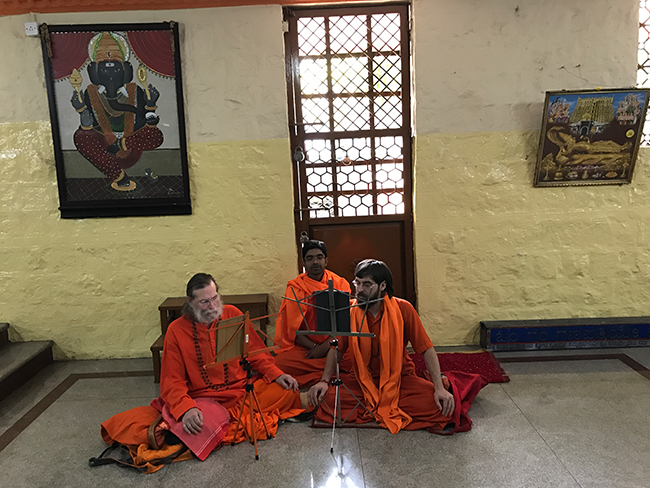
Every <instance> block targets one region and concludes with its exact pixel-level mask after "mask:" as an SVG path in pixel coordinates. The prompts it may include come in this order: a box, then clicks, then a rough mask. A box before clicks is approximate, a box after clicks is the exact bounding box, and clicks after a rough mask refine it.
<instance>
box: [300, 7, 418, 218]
mask: <svg viewBox="0 0 650 488" xmlns="http://www.w3.org/2000/svg"><path fill="white" fill-rule="evenodd" d="M295 22H296V24H295V26H296V31H297V34H296V35H297V50H296V54H297V56H296V61H295V62H296V65H295V66H294V71H295V75H294V85H295V91H294V96H295V101H294V104H295V105H294V110H295V115H294V117H295V128H296V129H295V130H296V133H295V134H294V135H295V136H297V140H299V141H301V143H302V147H303V149H304V155H305V158H304V160H303V161H300V162H299V173H300V177H299V181H300V188H301V192H300V193H301V206H302V208H303V209H308V210H309V217H310V218H312V219H313V218H316V219H320V218H331V217H361V216H378V215H403V214H404V213H405V211H406V209H405V202H404V195H405V189H409V188H410V186H408V187H407V186H405V177H408V178H410V173H407V174H405V168H404V158H405V156H404V144H405V143H406V144H410V121H409V120H408V117H409V116H410V112H409V109H408V103H409V100H408V96H406V98H405V97H404V95H405V93H404V91H406V92H407V93H408V88H409V86H408V73H404V72H403V71H404V70H407V71H408V59H407V60H404V59H402V56H403V54H406V55H407V57H408V39H404V38H405V37H407V36H406V35H405V33H407V32H408V31H407V30H405V27H406V26H404V25H403V24H405V23H406V21H405V17H404V15H403V14H401V13H398V12H390V11H383V12H379V13H368V14H362V15H347V14H345V13H340V14H338V15H337V12H333V13H332V14H331V15H323V14H322V11H321V12H319V15H316V16H301V17H299V18H297V19H296V20H295ZM403 51H405V52H404V53H403ZM405 85H406V86H405ZM407 149H409V152H408V154H409V156H408V158H410V147H409V148H407ZM409 170H410V167H409Z"/></svg>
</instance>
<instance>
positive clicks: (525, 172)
mask: <svg viewBox="0 0 650 488" xmlns="http://www.w3.org/2000/svg"><path fill="white" fill-rule="evenodd" d="M610 4H613V5H610ZM637 10H638V2H637V1H636V0H619V1H617V2H609V1H607V0H574V1H573V2H566V1H560V0H548V1H545V2H539V1H535V0H524V1H517V2H515V1H510V0H503V1H499V2H483V1H479V0H463V1H460V2H459V1H457V0H415V1H414V3H413V17H414V21H413V36H412V37H413V64H414V86H415V107H414V114H415V131H416V136H415V151H414V155H415V162H414V164H415V167H414V170H415V171H414V174H415V181H414V188H415V199H414V202H415V260H416V273H417V282H416V286H417V292H418V300H419V309H420V312H421V315H422V318H423V320H424V323H425V325H426V327H427V329H428V331H429V333H430V335H431V337H432V339H433V341H434V343H435V344H440V345H451V344H464V343H473V342H476V341H477V335H476V331H477V326H478V322H479V321H480V320H485V319H515V318H521V319H524V318H556V317H566V316H580V317H587V316H625V315H642V314H647V305H648V299H647V292H645V287H646V286H647V283H648V278H649V277H650V244H649V243H650V233H649V231H648V224H647V222H648V220H649V217H650V205H649V204H650V183H649V177H650V170H648V157H650V156H648V154H647V150H643V151H641V154H640V158H639V161H638V162H637V167H636V170H635V175H634V179H633V182H632V184H631V185H623V186H620V187H619V186H606V187H580V188H539V189H535V188H532V172H533V168H534V165H535V159H536V151H537V144H538V137H539V126H540V122H541V113H542V105H543V101H544V92H545V91H546V90H556V89H562V88H566V89H576V88H595V87H596V86H603V87H616V86H630V85H633V84H634V82H635V73H636V37H637V34H636V24H637V22H638V18H637V17H636V15H637ZM30 20H36V21H37V22H47V23H50V24H69V23H98V22H123V21H126V20H128V21H129V22H158V21H163V20H175V21H177V22H179V23H180V26H181V45H182V58H183V77H184V91H185V108H186V118H187V135H188V150H189V171H190V186H191V194H192V204H193V214H192V215H191V216H171V217H147V218H144V217H142V218H123V219H83V220H61V219H60V217H59V212H58V210H57V207H58V194H57V186H56V174H55V169H54V156H53V150H52V145H51V133H50V125H49V114H48V111H47V96H46V92H45V82H44V75H43V66H42V61H41V52H40V44H39V41H38V40H37V39H33V38H26V37H25V36H24V33H23V24H24V22H26V21H30ZM280 22H281V9H280V7H279V6H262V7H239V8H221V9H201V10H179V11H163V12H128V13H110V14H65V15H64V14H56V15H54V14H52V15H41V14H32V15H23V16H14V17H1V18H0V56H2V59H3V69H2V71H1V72H0V107H2V109H1V110H0V176H1V178H0V202H1V205H0V223H1V227H0V256H1V258H0V266H1V267H0V321H6V322H10V323H11V325H12V335H13V338H14V339H24V340H33V339H52V340H54V341H55V342H56V345H57V351H56V352H57V357H59V358H61V357H68V358H98V357H138V356H147V355H148V354H149V346H150V344H151V343H152V342H153V340H154V339H155V338H156V337H157V335H158V330H159V329H158V327H159V324H158V314H157V306H158V304H159V303H160V302H161V301H162V300H163V299H164V298H165V297H167V296H173V295H181V294H182V293H183V290H184V285H185V283H186V281H187V279H188V278H189V277H190V276H191V275H192V274H193V273H194V272H196V271H208V272H212V273H214V274H215V277H216V278H217V280H218V281H219V283H220V285H221V287H222V291H223V292H224V293H229V294H230V293H256V292H257V293H259V292H268V293H271V294H272V297H273V299H272V305H271V308H272V310H277V308H278V305H279V299H280V297H281V295H282V292H283V291H284V285H285V283H286V281H287V280H288V279H290V278H292V277H293V276H294V275H295V274H296V262H295V247H294V239H295V235H294V226H293V212H292V209H293V204H292V197H293V193H292V177H291V160H290V150H289V142H288V135H287V134H288V129H287V116H286V111H287V109H286V88H285V83H284V56H283V44H282V42H283V41H282V30H281V24H280ZM644 292H645V293H644Z"/></svg>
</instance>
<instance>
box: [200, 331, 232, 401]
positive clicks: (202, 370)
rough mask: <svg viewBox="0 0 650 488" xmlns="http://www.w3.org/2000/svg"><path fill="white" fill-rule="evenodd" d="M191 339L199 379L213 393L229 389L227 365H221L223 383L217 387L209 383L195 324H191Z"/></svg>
mask: <svg viewBox="0 0 650 488" xmlns="http://www.w3.org/2000/svg"><path fill="white" fill-rule="evenodd" d="M192 338H193V339H194V350H195V351H196V360H197V362H198V363H199V372H200V373H201V378H203V382H204V383H205V385H206V386H207V387H208V388H211V389H213V390H214V391H219V390H221V389H223V388H225V389H226V390H228V389H230V386H229V384H228V363H223V379H224V382H223V383H220V384H218V385H215V384H214V383H212V381H210V377H209V376H208V372H207V370H206V369H205V368H204V365H205V363H204V362H203V353H202V352H201V346H200V345H199V331H198V329H197V327H196V322H192Z"/></svg>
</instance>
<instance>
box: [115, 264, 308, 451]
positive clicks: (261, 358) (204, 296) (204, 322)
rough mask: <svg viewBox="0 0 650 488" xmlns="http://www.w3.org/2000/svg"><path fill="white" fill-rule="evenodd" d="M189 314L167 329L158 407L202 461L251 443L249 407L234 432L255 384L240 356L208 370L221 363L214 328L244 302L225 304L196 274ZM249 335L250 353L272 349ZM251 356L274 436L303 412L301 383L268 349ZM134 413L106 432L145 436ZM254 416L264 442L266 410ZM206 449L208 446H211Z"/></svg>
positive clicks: (126, 440)
mask: <svg viewBox="0 0 650 488" xmlns="http://www.w3.org/2000/svg"><path fill="white" fill-rule="evenodd" d="M182 311H183V316H182V317H181V318H179V319H177V320H175V321H173V322H172V323H171V324H170V325H169V328H168V329H167V333H166V334H165V343H164V348H163V358H162V370H161V376H160V398H157V399H156V400H154V401H153V402H152V403H151V405H152V407H153V408H155V409H158V410H159V411H160V412H162V415H163V417H165V416H166V417H167V418H166V419H165V420H164V422H165V424H166V425H164V426H165V427H167V428H169V430H170V431H172V432H173V433H174V434H175V435H176V436H177V437H178V439H179V440H180V441H181V442H183V443H184V444H186V445H187V446H188V447H189V448H190V449H191V450H192V451H193V452H194V454H196V455H197V456H198V457H199V458H200V459H205V457H207V455H208V454H209V452H210V450H212V449H214V448H216V447H218V446H219V445H220V444H221V443H222V442H223V443H226V442H231V441H233V440H234V441H235V442H239V441H242V440H244V438H245V436H244V431H243V429H247V431H249V432H248V434H249V435H250V434H251V432H250V429H251V419H250V416H249V410H248V406H246V408H244V410H243V415H242V417H241V423H240V425H239V429H237V431H235V428H236V424H237V419H238V417H239V414H240V411H241V408H242V402H243V398H244V395H245V388H246V384H247V382H248V380H247V373H246V371H245V369H244V367H243V366H242V364H240V361H239V360H238V359H233V360H231V361H228V362H225V363H223V364H218V365H215V366H213V367H208V368H205V366H207V365H209V364H210V363H212V362H213V361H214V360H215V328H216V327H218V325H219V321H220V320H222V319H223V320H225V319H228V318H232V317H237V316H240V315H243V314H242V312H241V311H240V310H239V309H238V308H237V307H234V306H232V305H224V304H223V302H222V301H221V295H220V294H219V288H218V286H217V284H216V282H215V281H214V278H213V277H212V276H211V275H209V274H205V273H198V274H196V275H194V276H193V277H192V278H191V279H190V281H189V282H188V284H187V302H186V303H185V305H184V306H183V310H182ZM249 337H250V345H249V350H250V351H254V350H255V349H263V348H264V347H265V345H264V343H263V342H262V341H261V339H260V338H259V337H258V335H257V334H256V333H251V334H250V335H249ZM217 359H218V358H217ZM248 361H249V362H250V365H251V367H252V370H254V371H255V372H257V373H258V375H256V376H254V377H253V379H254V383H253V385H254V392H255V394H256V396H257V399H258V401H259V406H260V408H261V410H262V415H263V417H264V421H265V423H266V426H267V427H268V429H269V433H270V434H271V435H273V434H274V433H275V432H276V430H277V426H278V423H279V421H280V420H281V419H288V418H294V417H297V416H299V415H300V414H302V413H304V409H303V408H302V407H301V403H300V393H299V392H298V382H297V381H296V380H295V379H294V378H293V377H291V376H290V375H288V374H285V373H283V372H282V371H281V370H280V369H279V368H278V367H277V366H276V365H275V362H274V360H273V357H272V356H271V355H270V354H269V353H259V354H255V355H251V356H250V357H249V358H248ZM249 401H250V399H249V400H247V405H248V402H249ZM253 406H255V403H254V404H253ZM152 407H139V409H134V410H133V412H134V414H133V415H136V416H137V415H140V416H141V415H142V414H143V413H144V414H147V415H150V414H149V412H148V411H143V410H142V409H143V408H152ZM129 412H131V411H128V412H124V414H118V415H116V416H114V417H112V418H111V419H109V420H107V421H106V422H104V423H103V424H102V437H103V438H104V440H105V441H106V442H108V443H111V442H112V441H115V440H117V441H118V442H120V443H121V444H127V445H132V444H136V443H137V441H138V440H141V439H142V432H136V431H135V430H134V427H131V426H132V425H135V422H134V420H136V419H133V418H132V417H133V415H130V414H129ZM210 415H214V416H217V415H218V416H219V419H214V418H209V416H210ZM255 417H256V418H255V433H256V438H257V439H265V438H266V429H265V427H264V423H262V421H261V419H260V418H259V414H257V413H256V414H255ZM141 423H142V422H140V424H141ZM138 425H139V424H138ZM136 430H137V429H136ZM145 438H146V434H145ZM163 438H166V439H170V437H169V436H165V434H164V433H163V434H162V435H161V436H160V441H161V442H160V443H161V444H163V442H162V439H163ZM171 439H173V437H171ZM151 442H152V441H151V435H150V436H149V443H150V444H151ZM194 446H197V448H196V449H195V448H194ZM206 446H209V449H208V450H206Z"/></svg>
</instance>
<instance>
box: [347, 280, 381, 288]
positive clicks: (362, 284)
mask: <svg viewBox="0 0 650 488" xmlns="http://www.w3.org/2000/svg"><path fill="white" fill-rule="evenodd" d="M352 284H353V285H354V286H356V287H357V288H363V289H364V290H372V287H373V286H375V285H376V284H377V283H375V282H374V281H359V280H352Z"/></svg>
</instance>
